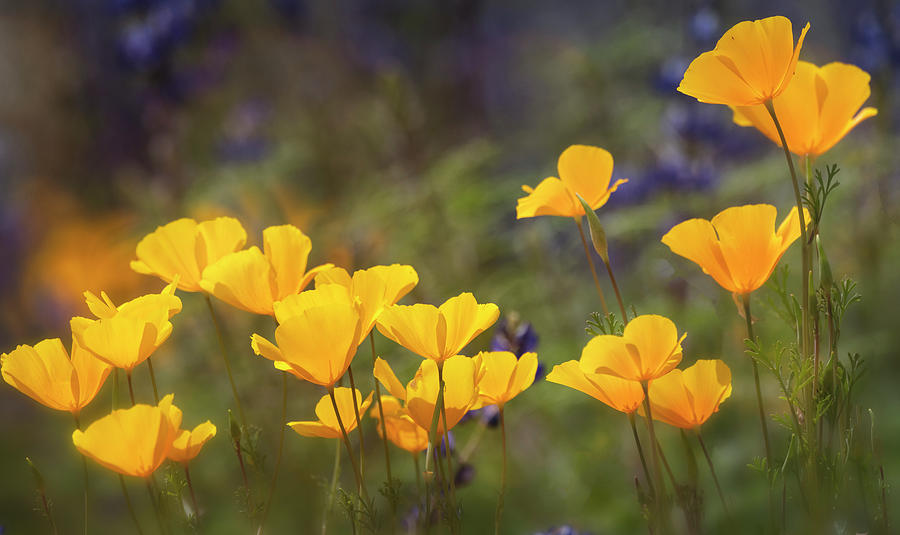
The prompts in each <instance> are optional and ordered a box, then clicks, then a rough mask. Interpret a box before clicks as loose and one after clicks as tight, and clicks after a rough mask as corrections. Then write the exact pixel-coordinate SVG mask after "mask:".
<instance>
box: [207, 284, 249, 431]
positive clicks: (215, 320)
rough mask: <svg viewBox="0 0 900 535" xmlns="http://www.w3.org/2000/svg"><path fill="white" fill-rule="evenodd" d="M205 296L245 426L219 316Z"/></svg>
mask: <svg viewBox="0 0 900 535" xmlns="http://www.w3.org/2000/svg"><path fill="white" fill-rule="evenodd" d="M203 297H205V298H206V307H207V308H208V309H209V315H210V317H212V322H213V325H214V326H215V328H216V337H217V338H218V339H219V351H220V352H221V354H222V362H224V363H225V371H226V372H227V373H228V383H229V384H230V385H231V394H232V395H233V396H234V403H235V405H236V406H237V410H238V416H239V417H240V419H241V427H244V428H246V427H247V418H246V417H245V416H244V406H243V405H241V398H240V397H238V392H237V386H235V384H234V375H232V373H231V364H230V363H229V362H228V350H227V349H225V338H224V337H223V336H222V327H221V326H220V325H219V318H218V317H216V311H215V310H214V309H213V306H212V301H211V300H210V299H209V294H207V293H204V294H203Z"/></svg>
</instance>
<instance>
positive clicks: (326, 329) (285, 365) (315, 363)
mask: <svg viewBox="0 0 900 535" xmlns="http://www.w3.org/2000/svg"><path fill="white" fill-rule="evenodd" d="M329 287H332V288H330V289H328V290H326V288H329ZM309 296H313V297H312V298H308V297H309ZM294 305H296V306H290V308H285V309H283V310H281V309H280V310H279V315H281V319H282V320H283V321H281V322H280V324H279V325H278V327H277V328H276V329H275V341H276V343H277V345H276V344H273V343H272V342H270V341H269V340H267V339H265V338H263V337H262V336H260V335H258V334H253V335H252V336H251V338H250V346H251V347H252V348H253V351H254V352H255V353H256V354H257V355H260V356H261V357H264V358H267V359H269V360H271V361H274V363H275V367H276V368H278V369H279V370H282V371H286V372H289V373H291V374H293V375H294V376H296V377H298V378H300V379H303V380H305V381H309V382H311V383H315V384H317V385H322V386H324V387H326V388H328V387H332V386H334V384H335V383H336V382H337V381H338V379H340V378H341V377H343V375H344V373H346V371H347V368H349V367H350V362H351V361H352V360H353V357H354V356H355V355H356V348H357V347H358V346H359V343H360V342H361V341H362V340H361V339H360V336H359V333H360V328H361V321H360V314H359V310H358V308H357V306H356V304H355V302H354V301H352V300H351V299H350V298H349V296H348V293H347V290H346V289H345V288H343V287H341V286H338V285H325V286H324V287H323V288H318V289H316V290H309V291H307V292H303V294H301V295H300V296H298V299H297V300H296V301H294Z"/></svg>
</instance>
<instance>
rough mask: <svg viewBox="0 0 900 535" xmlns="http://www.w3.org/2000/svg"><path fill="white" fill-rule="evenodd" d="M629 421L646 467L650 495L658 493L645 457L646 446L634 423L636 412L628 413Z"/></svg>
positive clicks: (645, 475) (642, 461)
mask: <svg viewBox="0 0 900 535" xmlns="http://www.w3.org/2000/svg"><path fill="white" fill-rule="evenodd" d="M628 423H629V424H631V434H632V435H633V436H634V445H635V446H637V451H638V456H639V457H640V458H641V466H642V467H643V468H644V479H646V480H647V486H648V487H650V495H651V496H653V495H655V494H656V490H655V487H654V486H653V480H652V478H651V477H650V470H648V469H647V459H646V457H644V448H642V447H641V439H640V438H638V432H637V426H636V425H635V423H634V413H633V412H629V413H628Z"/></svg>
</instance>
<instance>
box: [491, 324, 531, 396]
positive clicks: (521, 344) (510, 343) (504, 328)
mask: <svg viewBox="0 0 900 535" xmlns="http://www.w3.org/2000/svg"><path fill="white" fill-rule="evenodd" d="M537 345H538V335H537V332H536V331H535V330H534V327H532V325H531V323H529V322H527V321H521V320H520V319H519V316H518V314H515V313H512V314H510V315H509V316H506V317H504V318H502V319H501V320H500V325H499V326H498V327H497V329H496V330H495V331H494V337H493V338H491V351H509V352H510V353H512V354H513V355H515V356H516V357H517V358H518V357H521V356H522V355H524V354H525V353H531V352H533V351H535V350H536V349H537ZM543 376H544V365H543V364H542V363H540V362H538V367H537V371H536V372H535V374H534V378H535V380H537V379H540V378H541V377H543Z"/></svg>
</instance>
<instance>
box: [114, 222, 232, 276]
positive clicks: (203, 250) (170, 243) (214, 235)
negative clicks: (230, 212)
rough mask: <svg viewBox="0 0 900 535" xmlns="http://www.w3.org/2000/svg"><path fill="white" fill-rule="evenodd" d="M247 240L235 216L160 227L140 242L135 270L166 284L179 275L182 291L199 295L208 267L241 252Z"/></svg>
mask: <svg viewBox="0 0 900 535" xmlns="http://www.w3.org/2000/svg"><path fill="white" fill-rule="evenodd" d="M246 241H247V232H246V231H245V230H244V227H243V226H242V225H241V223H240V221H238V220H237V219H234V218H233V217H218V218H216V219H212V220H209V221H203V222H200V223H197V222H196V221H194V220H193V219H188V218H182V219H176V220H175V221H172V222H171V223H168V224H166V225H163V226H161V227H157V228H156V230H155V231H153V232H151V233H150V234H147V235H146V236H144V238H143V239H142V240H141V241H140V242H138V245H137V249H136V254H137V258H138V259H137V260H132V262H131V269H133V270H135V271H137V272H138V273H142V274H145V275H156V276H157V277H159V278H161V279H163V280H164V281H166V282H172V280H174V279H175V276H176V275H177V276H179V277H180V280H179V283H178V288H179V289H181V290H184V291H186V292H199V291H202V288H201V287H200V279H201V278H202V275H203V270H204V269H206V266H208V265H210V264H213V263H215V262H216V261H218V260H219V259H220V258H222V257H223V256H225V255H227V254H228V253H233V252H235V251H237V250H238V249H240V248H241V247H243V246H244V243H245V242H246Z"/></svg>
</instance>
